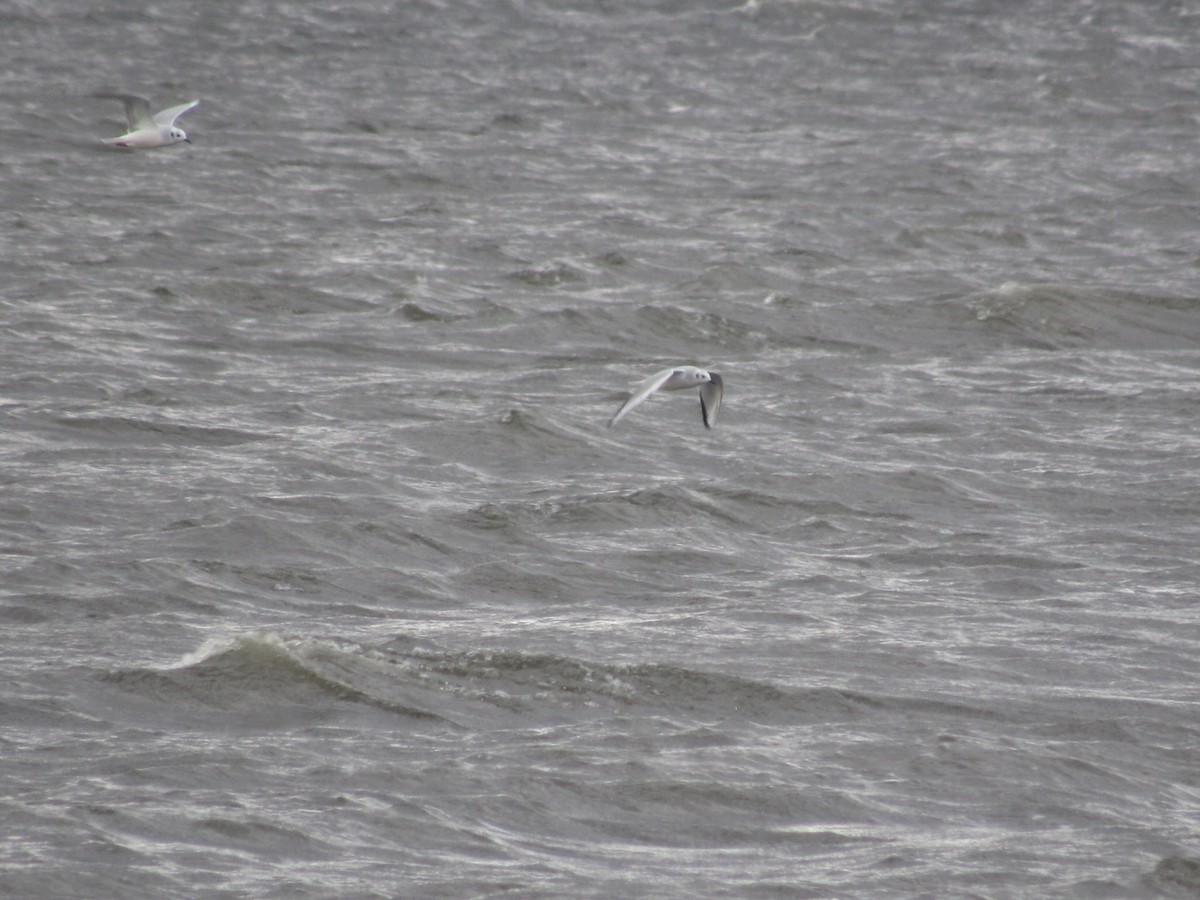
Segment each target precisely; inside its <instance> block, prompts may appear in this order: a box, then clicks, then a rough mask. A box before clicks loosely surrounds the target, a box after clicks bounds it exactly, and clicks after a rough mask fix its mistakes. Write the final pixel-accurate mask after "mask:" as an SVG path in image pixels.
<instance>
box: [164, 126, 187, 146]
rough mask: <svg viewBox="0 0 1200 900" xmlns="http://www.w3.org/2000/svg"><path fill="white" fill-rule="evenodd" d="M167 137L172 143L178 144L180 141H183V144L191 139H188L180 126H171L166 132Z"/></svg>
mask: <svg viewBox="0 0 1200 900" xmlns="http://www.w3.org/2000/svg"><path fill="white" fill-rule="evenodd" d="M167 137H168V138H169V139H170V141H171V143H172V144H178V143H179V142H180V141H183V142H184V143H185V144H190V143H191V141H190V140H188V136H187V132H186V131H184V130H183V129H182V128H171V129H170V130H169V131H168V132H167Z"/></svg>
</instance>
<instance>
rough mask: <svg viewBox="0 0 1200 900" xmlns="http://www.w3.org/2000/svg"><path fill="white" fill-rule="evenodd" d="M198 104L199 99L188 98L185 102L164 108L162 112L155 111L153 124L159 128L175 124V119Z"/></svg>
mask: <svg viewBox="0 0 1200 900" xmlns="http://www.w3.org/2000/svg"><path fill="white" fill-rule="evenodd" d="M199 105H200V101H199V100H189V101H188V102H187V103H180V104H179V105H178V106H172V107H169V108H167V109H164V110H163V111H162V112H156V113H155V114H154V124H155V125H157V126H158V127H160V128H170V127H171V126H172V125H174V124H175V120H176V119H178V118H179V117H180V116H182V115H183V114H184V113H185V112H187V111H188V110H189V109H195V108H196V107H197V106H199ZM147 109H149V107H147Z"/></svg>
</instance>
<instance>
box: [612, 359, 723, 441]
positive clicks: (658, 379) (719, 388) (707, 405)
mask: <svg viewBox="0 0 1200 900" xmlns="http://www.w3.org/2000/svg"><path fill="white" fill-rule="evenodd" d="M694 387H698V388H700V418H701V419H702V420H703V421H704V427H705V428H712V427H713V424H714V423H715V422H716V421H717V412H718V411H719V410H720V409H721V396H722V395H723V394H724V392H725V382H723V381H722V380H721V376H720V375H719V374H717V373H716V372H706V371H705V370H704V369H699V368H697V367H696V366H676V367H674V368H673V369H663V370H662V371H661V372H655V373H654V374H653V375H651V376H650V377H649V378H647V379H646V380H645V381H643V382H642V383H641V384H639V385H638V387H637V390H635V391H634V392H633V394H632V395H631V396H630V398H629V399H628V400H626V401H625V402H624V403H623V404H622V405H621V408H620V409H618V410H617V412H616V415H614V416H613V417H612V418H611V419H609V420H608V427H609V428H612V427H613V426H614V425H616V424H617V423H618V422H620V421H621V419H623V418H625V416H626V415H627V414H628V413H630V412H632V411H633V410H634V409H636V408H637V407H639V406H641V405H642V404H643V403H645V402H646V401H647V400H649V399H650V395H651V394H653V393H655V392H656V391H681V390H684V389H685V388H694Z"/></svg>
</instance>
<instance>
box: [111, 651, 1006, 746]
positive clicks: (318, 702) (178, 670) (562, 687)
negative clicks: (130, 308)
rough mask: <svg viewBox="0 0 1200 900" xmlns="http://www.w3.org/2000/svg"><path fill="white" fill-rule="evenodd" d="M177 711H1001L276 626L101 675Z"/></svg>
mask: <svg viewBox="0 0 1200 900" xmlns="http://www.w3.org/2000/svg"><path fill="white" fill-rule="evenodd" d="M101 678H102V680H103V681H104V682H106V683H108V684H111V685H115V686H117V687H118V688H120V689H121V690H122V691H124V692H126V693H129V694H133V695H136V696H138V697H140V698H141V699H142V700H145V701H149V702H153V703H157V704H165V705H169V706H171V707H172V708H173V710H174V711H176V712H177V713H179V712H183V713H185V714H186V713H187V712H188V711H190V712H191V714H194V715H198V716H202V717H210V716H211V715H212V714H213V713H214V712H216V713H218V714H219V715H228V716H229V717H231V718H234V719H237V720H241V721H243V722H246V723H249V724H258V725H259V726H261V727H281V728H284V727H289V726H291V725H295V724H304V723H307V722H309V721H310V720H312V719H313V718H317V719H326V718H330V717H334V716H336V715H338V714H339V712H340V711H343V710H344V709H345V707H346V705H347V704H353V705H365V706H368V707H371V708H374V709H376V710H379V711H382V712H385V713H388V714H390V715H396V716H401V717H404V718H407V719H410V720H413V721H414V722H416V721H422V720H423V721H426V722H429V723H437V724H439V725H448V726H453V727H459V728H470V729H486V728H491V727H511V726H512V725H513V724H514V718H515V719H516V720H518V721H523V720H528V719H530V718H532V719H534V720H537V721H546V720H551V721H561V720H563V719H570V720H578V719H589V720H590V719H594V718H598V717H605V716H610V715H613V714H626V715H627V714H641V715H655V716H662V717H664V718H670V719H681V718H682V719H684V720H687V721H729V720H733V721H741V722H753V723H756V724H767V725H795V724H798V723H812V722H825V721H844V720H849V719H854V718H857V717H860V716H864V715H875V714H887V715H890V714H892V713H894V712H896V711H904V710H911V709H912V708H914V706H919V707H920V708H922V709H923V710H925V711H926V713H930V712H934V713H940V714H944V715H948V716H953V717H961V716H967V717H988V718H990V717H993V716H994V715H995V714H994V713H992V712H991V711H989V710H986V709H984V708H982V707H979V708H976V707H973V706H971V705H970V704H969V703H966V702H962V703H956V704H944V703H941V704H933V705H931V704H929V703H928V702H926V701H922V700H914V699H911V698H901V697H887V696H882V695H880V696H872V695H867V694H863V693H859V692H856V691H851V690H845V689H839V688H835V687H827V686H821V687H812V688H794V687H782V686H778V685H773V684H770V683H766V682H761V681H757V680H754V679H750V678H745V677H742V676H738V675H729V674H723V673H718V672H706V671H703V670H699V669H695V668H691V667H688V666H681V665H677V664H674V663H662V662H646V663H637V664H614V663H598V662H591V661H586V660H582V659H576V658H572V657H568V656H561V655H556V654H551V653H537V652H529V651H521V650H514V649H507V648H504V649H474V650H457V651H456V650H448V649H445V648H442V647H438V646H436V645H433V644H431V643H428V642H424V641H420V640H417V639H414V638H412V637H409V636H402V637H398V638H394V639H392V640H389V641H387V642H386V643H384V644H382V645H380V646H370V645H366V644H362V643H359V642H356V641H350V640H339V639H332V638H314V637H287V636H283V635H280V634H276V633H273V632H259V633H251V634H243V635H238V636H235V637H233V638H229V639H221V640H214V641H210V642H207V643H205V644H204V645H203V646H201V647H200V648H199V649H198V650H197V651H196V652H195V653H192V654H189V655H188V656H186V657H184V658H183V659H181V660H180V661H179V662H178V663H176V664H174V665H170V666H167V667H163V668H153V667H143V668H131V669H124V670H119V671H115V672H110V673H106V674H104V675H102V676H101Z"/></svg>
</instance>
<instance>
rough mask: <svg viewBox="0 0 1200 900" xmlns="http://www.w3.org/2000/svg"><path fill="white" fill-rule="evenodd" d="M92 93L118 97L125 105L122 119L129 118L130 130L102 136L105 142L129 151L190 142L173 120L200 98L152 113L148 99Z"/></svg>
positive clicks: (96, 95) (114, 98)
mask: <svg viewBox="0 0 1200 900" xmlns="http://www.w3.org/2000/svg"><path fill="white" fill-rule="evenodd" d="M93 96H95V97H98V98H101V99H105V100H120V101H121V102H122V103H124V104H125V118H126V119H127V120H128V121H129V131H128V133H126V134H123V135H121V136H120V137H115V138H105V139H104V143H106V144H109V145H111V146H113V147H124V148H126V149H129V150H148V149H150V148H151V147H168V146H170V145H171V144H178V143H179V142H180V141H187V143H189V144H190V143H191V141H189V140H188V136H187V132H185V131H184V130H183V129H182V128H176V127H175V120H176V119H178V118H179V117H180V116H182V115H183V114H184V113H185V112H187V111H188V110H189V109H195V108H196V107H197V106H199V105H200V101H199V100H192V101H190V102H188V103H180V104H179V105H178V106H172V107H169V108H167V109H164V110H163V111H162V112H156V113H154V115H151V114H150V101H149V100H147V99H146V98H145V97H139V96H138V95H137V94H111V93H101V94H94V95H93Z"/></svg>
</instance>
